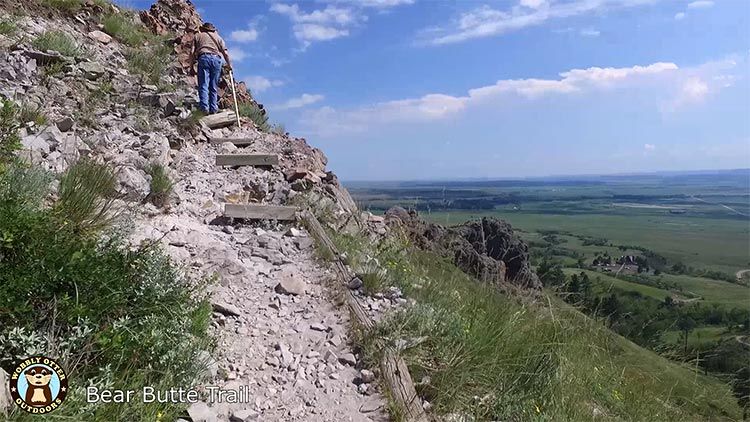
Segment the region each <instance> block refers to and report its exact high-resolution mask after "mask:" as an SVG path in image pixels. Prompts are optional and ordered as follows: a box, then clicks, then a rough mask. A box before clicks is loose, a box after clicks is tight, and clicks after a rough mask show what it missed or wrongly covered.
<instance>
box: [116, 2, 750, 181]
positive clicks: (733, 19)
mask: <svg viewBox="0 0 750 422" xmlns="http://www.w3.org/2000/svg"><path fill="white" fill-rule="evenodd" d="M130 3H131V4H132V5H134V6H136V7H145V6H148V4H149V2H140V1H136V2H132V1H131V2H130ZM194 3H195V4H196V6H197V7H198V8H199V10H200V11H201V13H202V15H203V17H204V20H207V21H211V22H213V23H214V24H216V26H217V27H218V28H219V30H220V32H221V34H222V35H223V36H224V38H225V39H226V40H227V43H228V44H229V45H230V50H231V52H232V55H233V58H234V61H235V73H236V74H237V76H238V77H239V78H240V79H243V80H245V81H247V82H249V84H250V85H251V87H253V92H254V94H255V96H256V98H258V100H259V101H260V102H262V103H264V104H265V105H266V106H267V107H268V108H269V110H270V115H271V119H272V120H274V121H277V122H281V123H283V124H285V126H286V128H287V130H288V131H290V132H291V133H292V134H293V135H296V136H302V137H305V138H306V139H307V140H308V142H309V143H311V144H312V145H314V146H317V147H319V148H321V149H322V150H323V151H324V152H325V153H326V155H328V157H329V159H330V163H329V167H330V168H331V169H333V170H334V171H336V172H337V173H338V174H339V175H340V177H342V178H343V179H345V180H394V179H436V178H440V179H450V178H466V177H492V178H499V177H526V176H545V175H562V174H591V173H619V172H640V171H658V170H691V169H721V168H739V167H743V168H746V167H750V81H749V80H748V78H749V77H750V61H749V59H750V29H748V28H750V2H748V1H746V0H714V1H711V0H696V1H687V0H686V1H678V0H507V1H436V0H432V1H419V0H360V1H355V0H308V1H304V2H294V1H292V2H286V1H239V0H237V1H221V0H210V1H208V0H197V1H195V2H194Z"/></svg>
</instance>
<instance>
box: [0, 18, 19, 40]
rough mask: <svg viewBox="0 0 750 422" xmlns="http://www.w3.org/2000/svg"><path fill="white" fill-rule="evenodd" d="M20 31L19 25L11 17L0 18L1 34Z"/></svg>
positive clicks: (12, 33) (11, 33)
mask: <svg viewBox="0 0 750 422" xmlns="http://www.w3.org/2000/svg"><path fill="white" fill-rule="evenodd" d="M16 31H18V25H16V23H15V22H13V21H12V20H9V19H2V20H0V35H6V36H7V35H14V34H15V33H16Z"/></svg>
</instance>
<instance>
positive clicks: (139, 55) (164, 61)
mask: <svg viewBox="0 0 750 422" xmlns="http://www.w3.org/2000/svg"><path fill="white" fill-rule="evenodd" d="M170 54H172V47H170V46H169V45H167V44H165V43H163V42H158V43H155V44H152V45H148V46H145V47H140V48H131V49H129V50H128V51H127V52H126V54H125V58H126V59H127V61H128V70H130V72H132V73H134V74H136V75H139V76H140V77H141V80H142V81H143V82H144V83H148V84H151V85H157V86H158V85H159V84H160V82H161V77H162V75H163V74H164V71H165V70H166V68H167V65H168V64H169V63H170V61H171V59H170V57H169V56H170Z"/></svg>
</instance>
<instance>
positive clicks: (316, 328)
mask: <svg viewBox="0 0 750 422" xmlns="http://www.w3.org/2000/svg"><path fill="white" fill-rule="evenodd" d="M310 329H311V330H314V331H323V332H324V331H328V327H326V326H325V325H323V324H321V323H319V322H316V323H315V324H310Z"/></svg>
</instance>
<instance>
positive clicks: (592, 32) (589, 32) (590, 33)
mask: <svg viewBox="0 0 750 422" xmlns="http://www.w3.org/2000/svg"><path fill="white" fill-rule="evenodd" d="M600 34H601V32H599V31H598V30H596V29H593V28H584V29H581V35H583V36H584V37H598V36H599V35H600Z"/></svg>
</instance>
